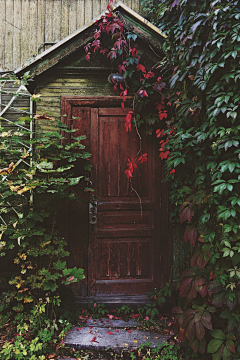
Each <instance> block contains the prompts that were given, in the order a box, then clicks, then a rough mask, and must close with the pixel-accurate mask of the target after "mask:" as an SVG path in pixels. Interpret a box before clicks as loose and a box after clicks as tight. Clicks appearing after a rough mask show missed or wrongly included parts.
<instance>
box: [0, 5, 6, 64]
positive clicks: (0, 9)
mask: <svg viewBox="0 0 240 360" xmlns="http://www.w3.org/2000/svg"><path fill="white" fill-rule="evenodd" d="M5 11H6V2H5V1H0V24H1V31H0V69H1V70H4V68H5V28H6V21H5V20H6V13H5Z"/></svg>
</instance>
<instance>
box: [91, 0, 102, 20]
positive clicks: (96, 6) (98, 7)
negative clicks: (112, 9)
mask: <svg viewBox="0 0 240 360" xmlns="http://www.w3.org/2000/svg"><path fill="white" fill-rule="evenodd" d="M100 13H101V0H95V1H94V2H93V18H95V17H96V16H98V15H99V14H100Z"/></svg>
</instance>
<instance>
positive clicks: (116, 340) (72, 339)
mask: <svg viewBox="0 0 240 360" xmlns="http://www.w3.org/2000/svg"><path fill="white" fill-rule="evenodd" d="M168 338H169V335H168V336H167V335H162V334H159V333H158V332H150V331H142V330H139V329H138V328H137V323H136V322H135V321H134V320H133V319H130V320H129V321H128V322H126V321H124V320H121V319H119V320H109V319H108V318H104V319H102V320H95V319H88V320H86V322H84V323H83V322H81V321H80V325H79V326H74V327H73V328H72V330H71V331H70V333H69V334H67V335H66V337H65V340H64V343H65V345H66V346H67V347H71V348H74V349H76V350H95V351H106V350H112V351H115V352H117V353H121V352H123V351H131V350H133V349H137V348H139V346H141V345H142V344H144V343H146V342H148V343H150V344H151V347H153V348H155V347H157V346H158V344H159V343H161V344H164V343H165V342H166V341H167V340H168Z"/></svg>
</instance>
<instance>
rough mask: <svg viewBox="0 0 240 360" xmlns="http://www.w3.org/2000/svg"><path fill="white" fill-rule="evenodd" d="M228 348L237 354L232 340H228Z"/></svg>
mask: <svg viewBox="0 0 240 360" xmlns="http://www.w3.org/2000/svg"><path fill="white" fill-rule="evenodd" d="M226 346H227V349H228V350H229V351H231V352H232V353H234V354H236V350H235V346H234V343H233V341H232V340H227V342H226Z"/></svg>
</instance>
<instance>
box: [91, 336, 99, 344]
mask: <svg viewBox="0 0 240 360" xmlns="http://www.w3.org/2000/svg"><path fill="white" fill-rule="evenodd" d="M96 339H97V338H96V336H94V337H93V338H92V340H90V341H91V342H96V343H98V341H96Z"/></svg>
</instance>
